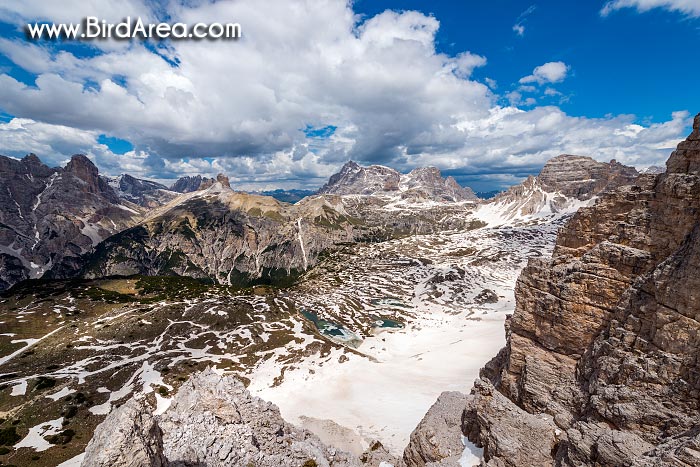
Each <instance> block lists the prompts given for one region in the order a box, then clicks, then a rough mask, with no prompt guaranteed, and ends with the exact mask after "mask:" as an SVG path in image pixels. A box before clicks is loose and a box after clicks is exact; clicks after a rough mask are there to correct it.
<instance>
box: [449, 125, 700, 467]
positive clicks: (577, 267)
mask: <svg viewBox="0 0 700 467" xmlns="http://www.w3.org/2000/svg"><path fill="white" fill-rule="evenodd" d="M699 125H700V115H698V117H696V119H695V125H694V130H693V133H692V134H691V135H690V136H689V137H688V139H687V140H686V141H685V142H683V143H681V144H680V145H679V146H678V149H677V150H676V151H675V152H674V153H673V154H672V155H671V157H670V159H669V161H668V163H667V167H668V170H667V172H666V173H665V174H660V175H651V174H650V175H642V176H640V177H639V178H638V179H637V180H636V181H635V182H634V184H633V185H630V186H625V187H622V188H619V189H617V190H614V191H611V192H607V193H605V194H602V195H601V198H600V200H599V201H598V202H597V203H596V204H595V206H593V207H591V208H584V209H581V210H580V211H579V212H578V213H577V214H576V215H575V216H574V217H573V218H572V219H571V221H570V222H569V223H568V224H567V225H566V226H565V227H564V228H562V230H561V231H560V234H559V237H558V240H557V246H556V248H555V251H554V254H553V257H552V259H551V260H548V261H547V260H542V259H535V260H531V261H530V263H529V264H528V266H527V267H526V268H525V269H524V270H523V272H522V274H521V276H520V279H519V280H518V283H517V286H516V299H517V304H516V310H515V313H514V315H513V318H512V319H511V320H510V323H509V336H508V343H507V347H506V349H505V351H503V352H501V353H500V354H499V356H498V357H497V358H496V359H494V361H492V362H490V363H489V364H488V365H487V367H486V369H485V371H484V372H482V377H487V378H489V379H490V382H481V383H477V385H476V386H475V388H474V390H473V392H472V395H471V397H470V400H469V402H468V410H467V411H466V412H465V420H464V424H463V430H464V433H465V434H466V435H468V436H469V439H470V440H471V441H472V442H475V443H477V444H478V445H480V446H483V447H484V448H485V462H484V463H485V464H486V465H489V466H502V465H504V466H510V465H513V466H515V465H563V466H603V465H610V466H612V465H645V466H646V465H675V466H689V465H698V461H700V450H698V440H699V438H698V436H699V433H700V402H699V401H700V363H699V361H698V358H697V349H698V348H700V321H699V318H700V275H698V274H697V271H698V267H699V266H700V173H699V172H700V131H699V130H698V126H699ZM491 384H493V387H492V386H491ZM498 407H502V409H499V408H498ZM533 417H535V419H536V420H545V419H546V420H547V423H546V424H545V425H544V426H532V427H530V428H528V426H527V423H526V422H528V421H529V420H533ZM528 423H529V422H528ZM538 423H539V422H538ZM524 424H525V425H524ZM557 432H559V433H557ZM548 433H550V434H548ZM551 433H553V434H551ZM530 434H536V436H535V437H534V439H533V442H534V441H535V440H539V441H540V442H541V443H540V444H531V446H538V447H537V449H535V450H534V451H532V452H530V451H527V450H520V449H518V450H509V449H503V448H502V446H504V439H505V440H506V442H505V445H510V444H512V443H514V442H516V444H517V442H522V439H521V438H522V437H523V436H525V435H527V436H529V435H530ZM514 440H515V441H514ZM518 440H520V441H518ZM525 444H527V443H525Z"/></svg>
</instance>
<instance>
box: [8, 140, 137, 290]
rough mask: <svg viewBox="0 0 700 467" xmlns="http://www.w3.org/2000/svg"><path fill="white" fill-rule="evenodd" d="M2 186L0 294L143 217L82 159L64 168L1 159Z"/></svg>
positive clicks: (30, 158) (36, 161) (34, 159)
mask: <svg viewBox="0 0 700 467" xmlns="http://www.w3.org/2000/svg"><path fill="white" fill-rule="evenodd" d="M0 186H2V187H3V188H2V189H0V207H1V208H0V290H3V289H6V288H8V287H9V286H11V285H13V284H15V283H17V282H20V281H22V280H25V279H29V278H37V277H41V276H42V275H43V274H44V272H46V271H47V270H49V269H50V268H51V267H53V266H55V265H56V264H58V263H61V262H64V263H67V264H68V263H70V262H71V261H73V260H74V259H75V258H78V257H79V256H80V255H82V254H84V253H85V252H88V251H90V250H91V249H92V248H93V247H94V246H95V245H97V244H98V243H99V242H101V241H102V240H104V239H105V238H107V237H109V236H110V235H112V234H114V233H116V232H118V231H120V230H123V229H124V228H126V227H129V226H131V225H133V224H135V223H136V221H137V220H138V219H139V218H140V216H141V211H140V210H139V207H138V206H136V205H134V204H132V203H129V202H126V201H124V200H120V199H119V197H118V196H117V194H116V193H115V192H114V190H113V189H112V187H110V186H109V185H108V184H107V182H106V181H105V180H103V179H102V178H100V176H99V174H98V170H97V167H95V165H94V164H93V163H92V162H91V161H90V160H89V159H88V158H87V157H85V156H82V155H75V156H73V157H72V158H71V160H70V162H69V163H68V164H67V165H66V166H65V167H64V168H50V167H48V166H46V165H44V164H43V163H42V162H41V161H40V160H39V158H38V157H36V156H35V155H34V154H30V155H28V156H26V157H25V158H23V159H22V160H16V159H12V158H9V157H4V156H0Z"/></svg>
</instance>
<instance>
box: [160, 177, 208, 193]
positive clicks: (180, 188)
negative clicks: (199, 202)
mask: <svg viewBox="0 0 700 467" xmlns="http://www.w3.org/2000/svg"><path fill="white" fill-rule="evenodd" d="M214 182H215V180H214V179H213V178H207V177H202V176H201V175H195V176H189V175H188V176H186V177H180V178H179V179H177V181H176V182H175V183H173V185H172V186H171V187H170V190H171V191H175V192H177V193H191V192H193V191H197V190H199V189H200V188H206V187H210V186H212V185H213V184H214Z"/></svg>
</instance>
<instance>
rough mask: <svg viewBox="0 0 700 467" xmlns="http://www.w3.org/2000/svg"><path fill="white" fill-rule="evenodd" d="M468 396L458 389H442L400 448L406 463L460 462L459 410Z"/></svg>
mask: <svg viewBox="0 0 700 467" xmlns="http://www.w3.org/2000/svg"><path fill="white" fill-rule="evenodd" d="M466 401H467V396H466V395H465V394H462V393H460V392H454V391H453V392H443V393H442V394H441V395H440V397H439V398H438V400H437V402H435V404H433V405H432V407H430V409H429V410H428V412H427V413H426V414H425V417H423V420H421V422H420V423H419V424H418V426H417V427H416V429H415V430H413V432H412V433H411V438H410V441H409V444H408V446H407V447H406V449H405V450H404V452H403V463H404V465H405V466H407V467H423V466H425V465H427V464H430V463H432V462H436V463H437V462H442V463H443V465H454V466H457V465H459V462H458V461H459V458H460V456H461V455H462V452H463V451H464V444H462V439H461V434H462V433H461V421H462V418H461V411H462V409H463V408H464V406H465V404H466Z"/></svg>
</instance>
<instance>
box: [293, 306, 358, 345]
mask: <svg viewBox="0 0 700 467" xmlns="http://www.w3.org/2000/svg"><path fill="white" fill-rule="evenodd" d="M301 314H302V315H303V316H304V318H306V319H308V320H309V321H311V322H312V323H314V325H315V326H316V329H318V331H319V332H320V333H321V334H323V335H324V336H326V337H328V338H329V339H331V340H334V341H337V342H340V343H342V344H346V345H349V346H350V347H359V345H360V344H362V339H361V338H360V336H358V335H357V334H355V333H354V332H352V331H349V330H347V329H346V328H345V327H343V326H342V325H340V324H337V323H333V322H332V321H326V320H325V319H321V318H319V317H318V315H317V314H316V313H314V312H311V311H306V310H302V311H301Z"/></svg>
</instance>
